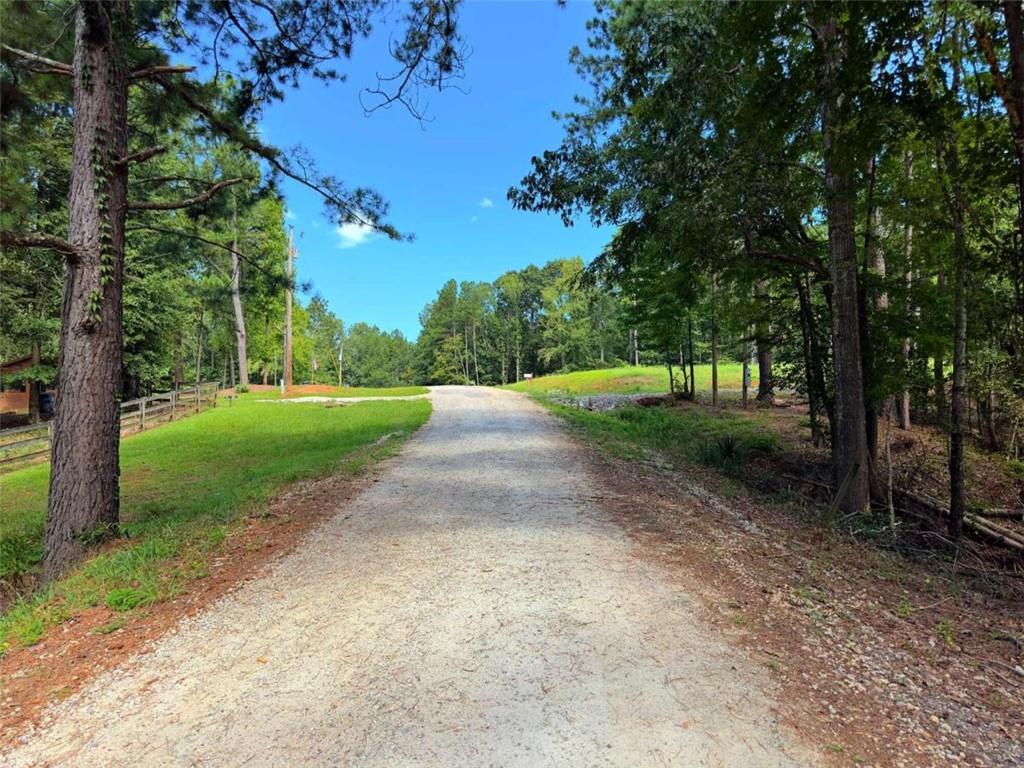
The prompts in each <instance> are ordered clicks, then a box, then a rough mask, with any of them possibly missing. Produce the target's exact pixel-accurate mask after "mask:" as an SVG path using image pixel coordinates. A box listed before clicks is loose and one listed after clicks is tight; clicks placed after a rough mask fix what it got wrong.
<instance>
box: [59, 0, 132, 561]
mask: <svg viewBox="0 0 1024 768" xmlns="http://www.w3.org/2000/svg"><path fill="white" fill-rule="evenodd" d="M130 19H131V16H130V12H129V7H128V3H127V2H126V1H125V0H117V1H116V2H107V3H103V4H100V3H86V2H83V3H79V4H78V7H77V10H76V19H75V54H74V62H73V71H74V75H73V81H74V82H73V85H72V88H73V94H74V142H73V148H72V167H71V189H70V194H69V198H68V210H69V223H68V239H69V240H70V241H71V243H72V244H74V246H75V247H76V250H77V256H76V257H74V258H71V259H69V260H68V261H67V263H66V265H65V269H64V299H63V303H62V306H61V331H60V360H59V371H60V381H59V397H58V398H57V405H56V412H55V415H54V420H53V440H52V447H51V462H52V463H51V466H52V469H51V473H50V488H49V504H48V508H47V515H46V539H45V546H44V552H43V577H44V579H45V580H47V581H51V580H53V579H54V578H56V577H57V576H60V575H61V574H62V573H64V572H65V571H66V570H67V568H68V567H69V566H70V565H72V564H73V563H74V562H75V561H76V560H78V559H79V558H80V557H81V556H82V555H83V554H84V552H85V546H86V545H85V538H86V537H90V536H95V535H96V534H98V533H100V532H102V531H103V530H104V529H106V530H107V531H109V530H111V529H113V528H114V527H115V526H116V525H117V522H118V505H119V497H118V480H119V475H120V464H119V456H118V450H119V443H120V434H119V411H118V396H119V395H120V392H121V375H122V368H121V365H122V359H121V358H122V336H123V331H122V325H121V316H122V301H121V287H122V279H123V273H124V222H125V212H126V208H127V191H128V175H127V170H126V168H125V167H124V166H122V165H120V164H119V163H118V162H117V160H118V159H119V158H121V157H124V156H125V154H126V153H127V146H128V137H127V131H128V127H127V105H128V72H127V71H126V64H125V61H124V60H123V58H122V57H121V50H120V49H119V45H122V43H120V41H121V40H123V39H124V38H126V37H128V36H131V35H132V34H133V30H132V29H131V27H130Z"/></svg>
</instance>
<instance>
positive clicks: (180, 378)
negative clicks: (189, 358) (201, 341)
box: [173, 331, 185, 389]
mask: <svg viewBox="0 0 1024 768" xmlns="http://www.w3.org/2000/svg"><path fill="white" fill-rule="evenodd" d="M183 344H184V342H183V340H182V337H181V331H178V332H177V333H176V334H175V336H174V374H173V376H174V382H173V384H174V386H173V389H181V385H182V384H183V383H184V382H185V363H184V360H183V359H182V358H183V355H182V351H181V348H182V345H183Z"/></svg>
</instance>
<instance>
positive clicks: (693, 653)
mask: <svg viewBox="0 0 1024 768" xmlns="http://www.w3.org/2000/svg"><path fill="white" fill-rule="evenodd" d="M431 396H432V399H433V403H434V414H433V416H432V418H431V420H430V422H429V423H428V424H427V426H426V427H424V428H423V429H422V430H421V431H420V432H419V434H417V435H416V436H415V437H414V438H413V439H412V440H410V441H409V443H408V444H407V445H406V447H405V448H404V449H403V451H402V452H401V454H400V455H399V456H397V457H395V458H394V459H391V460H389V461H388V462H387V463H386V464H385V465H383V468H382V470H381V472H380V475H379V481H378V482H376V483H375V484H373V485H372V486H371V487H370V488H369V489H368V490H367V491H365V492H364V493H363V494H362V495H360V496H359V497H358V498H356V499H355V500H353V501H351V502H349V503H348V504H346V505H344V506H339V509H338V513H337V514H336V515H335V516H334V517H333V518H332V519H331V520H330V521H329V522H327V523H325V524H324V525H323V526H322V527H320V528H318V529H316V530H315V531H314V532H313V533H312V534H311V535H310V537H309V539H308V540H307V541H305V543H303V544H301V545H300V546H299V547H298V548H297V549H296V550H295V551H294V552H293V553H292V554H290V555H288V556H286V557H284V558H283V559H281V560H280V561H278V563H277V564H276V565H275V566H274V567H273V568H272V569H271V570H270V571H269V572H268V573H267V574H266V575H264V576H262V577H261V578H258V579H257V580H255V581H252V582H249V583H247V584H245V585H243V586H242V587H241V588H239V589H238V590H237V591H235V592H233V593H232V594H230V595H228V596H227V597H226V598H224V599H223V600H221V601H220V602H218V603H216V604H215V605H213V606H212V607H211V608H210V609H209V610H207V611H206V612H205V613H203V614H201V615H200V616H198V617H197V618H195V619H192V620H189V621H186V622H184V623H183V624H182V625H181V626H180V627H179V629H178V630H177V631H176V632H174V633H173V634H170V635H167V636H165V637H164V638H163V639H162V640H160V641H159V642H158V643H157V644H156V646H155V648H154V650H153V651H152V652H151V653H148V654H145V655H142V656H139V657H138V658H136V659H135V660H133V661H132V662H130V663H129V664H127V665H125V666H123V667H122V668H120V669H118V670H117V671H115V672H113V673H108V674H106V675H105V676H103V677H100V678H98V679H97V680H95V681H94V682H93V683H92V684H90V685H89V686H87V687H86V688H84V689H83V690H82V691H81V692H80V693H78V694H76V695H74V696H72V697H71V698H69V699H68V700H67V701H65V702H63V703H62V704H60V705H59V706H57V707H56V708H55V709H53V710H51V712H50V713H49V715H48V716H47V718H46V722H45V723H44V725H43V727H42V728H41V729H39V730H37V731H35V732H31V733H28V734H27V735H26V736H25V738H24V740H23V743H21V744H20V745H17V748H16V749H15V750H13V751H10V752H8V753H7V754H6V755H3V756H0V763H2V764H4V765H8V766H12V768H13V766H27V765H68V766H76V767H81V768H84V767H86V766H111V765H135V766H147V767H149V766H243V765H244V766H388V768H395V767H400V766H441V767H447V766H452V767H453V768H461V767H462V766H524V768H525V767H529V768H534V767H539V766H587V767H588V768H589V767H590V766H628V767H629V768H634V767H637V768H639V767H641V766H665V765H673V766H737V767H738V768H755V767H756V766H804V765H809V764H812V763H814V762H815V758H814V757H813V755H812V754H811V753H810V752H809V751H807V750H805V748H803V747H802V746H800V745H799V744H797V743H796V742H795V741H794V740H793V738H792V736H790V735H789V734H787V733H786V732H785V731H784V730H783V729H782V728H781V726H780V725H779V724H778V722H777V720H776V718H775V716H774V715H773V713H772V710H771V700H770V696H771V692H770V688H769V686H768V682H767V680H766V679H765V677H764V676H763V675H762V673H761V671H760V670H759V669H758V668H756V667H755V666H753V665H752V664H751V663H750V662H749V661H748V660H746V659H745V658H744V657H742V656H741V655H740V654H739V653H738V652H737V651H735V650H732V649H731V648H730V647H729V646H727V645H726V644H725V643H724V642H722V641H720V640H718V639H717V638H715V637H714V636H713V635H712V634H711V633H710V631H709V630H708V628H707V627H706V626H704V625H702V624H701V623H700V622H699V621H698V619H697V618H696V617H695V602H694V599H693V598H692V597H691V596H690V595H688V594H686V593H685V592H683V591H682V590H681V589H680V588H679V587H677V586H675V585H674V584H673V583H671V582H670V581H669V580H668V579H667V578H665V577H664V576H663V574H662V573H661V572H660V570H659V568H658V566H656V565H653V564H649V563H647V562H645V561H643V560H641V559H639V558H638V557H637V556H636V554H635V552H634V549H633V546H632V544H631V543H630V540H629V539H628V537H627V536H626V535H625V534H624V533H623V532H622V531H621V530H620V529H619V528H618V527H617V526H616V525H615V524H614V523H612V522H611V521H610V520H609V518H608V517H607V515H606V514H605V513H604V512H603V511H602V509H601V507H600V506H599V504H598V503H597V502H596V501H595V500H594V499H593V498H592V495H591V494H590V493H589V490H588V489H589V488H590V483H589V481H588V475H587V470H586V469H585V468H584V466H583V464H582V460H581V458H580V457H579V456H578V455H577V454H576V452H575V450H574V448H573V446H572V444H571V443H570V442H569V441H568V440H567V439H566V437H565V436H564V435H563V434H562V432H561V430H560V428H559V427H558V424H557V422H556V421H555V420H554V419H553V417H551V416H549V415H548V414H546V413H545V412H544V411H543V410H542V409H541V408H539V407H538V406H537V405H535V404H533V403H532V402H531V401H530V400H529V399H528V398H527V397H525V396H523V395H520V394H517V393H512V392H506V391H499V390H492V389H475V388H465V387H441V388H436V389H434V390H433V391H432V395H431ZM638 503H642V502H638Z"/></svg>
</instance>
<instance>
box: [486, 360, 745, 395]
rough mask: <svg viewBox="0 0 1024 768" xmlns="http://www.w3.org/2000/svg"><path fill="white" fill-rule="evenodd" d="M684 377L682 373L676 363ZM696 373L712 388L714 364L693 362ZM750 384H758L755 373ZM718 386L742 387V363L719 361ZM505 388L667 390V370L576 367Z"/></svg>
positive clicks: (702, 388) (700, 384)
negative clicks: (575, 370) (581, 368)
mask: <svg viewBox="0 0 1024 768" xmlns="http://www.w3.org/2000/svg"><path fill="white" fill-rule="evenodd" d="M672 370H673V372H675V373H676V375H677V377H678V379H679V380H680V381H681V380H682V376H681V375H680V374H679V371H678V370H677V369H676V368H675V366H673V368H672ZM694 374H695V375H696V377H697V391H698V392H710V391H711V366H710V365H697V366H694ZM751 386H753V387H756V386H757V378H756V376H755V377H754V379H753V381H752V383H751ZM718 387H719V389H742V388H743V366H742V365H741V364H739V363H728V364H724V363H723V364H720V365H719V366H718ZM506 389H514V390H517V391H520V392H531V393H533V394H568V395H600V394H608V393H615V394H630V393H635V392H652V393H663V392H668V389H669V387H668V370H667V369H666V368H665V367H664V366H640V367H633V366H630V367H625V368H604V369H601V370H597V371H577V372H575V373H564V374H556V375H553V376H541V377H539V378H536V379H531V380H530V381H520V382H519V383H517V384H509V385H507V386H506Z"/></svg>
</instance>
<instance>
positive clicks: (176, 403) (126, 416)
mask: <svg viewBox="0 0 1024 768" xmlns="http://www.w3.org/2000/svg"><path fill="white" fill-rule="evenodd" d="M219 389H220V382H217V381H205V382H203V383H201V384H199V385H197V386H194V387H187V388H182V389H176V390H172V391H170V392H160V393H158V394H155V395H149V396H148V397H140V398H138V399H136V400H128V401H126V402H123V403H121V410H120V427H121V436H122V437H125V436H126V435H134V434H136V433H138V432H143V431H144V430H147V429H152V428H153V427H158V426H160V425H162V424H168V423H170V422H172V421H178V420H179V419H183V418H185V417H186V416H192V415H194V414H197V413H200V412H201V411H203V410H205V409H208V408H215V407H216V406H217V390H219ZM51 424H52V422H46V423H43V424H29V425H28V426H26V427H14V428H13V429H4V430H0V472H9V471H11V470H13V469H19V468H21V467H23V466H26V465H27V464H31V463H33V461H35V460H41V459H42V458H43V457H44V456H49V455H50V425H51Z"/></svg>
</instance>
